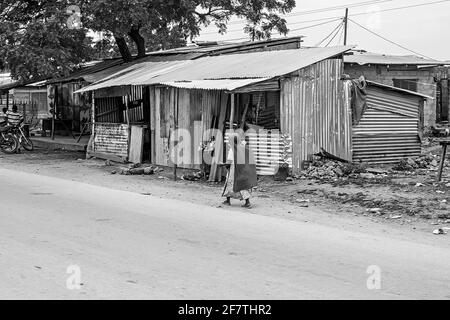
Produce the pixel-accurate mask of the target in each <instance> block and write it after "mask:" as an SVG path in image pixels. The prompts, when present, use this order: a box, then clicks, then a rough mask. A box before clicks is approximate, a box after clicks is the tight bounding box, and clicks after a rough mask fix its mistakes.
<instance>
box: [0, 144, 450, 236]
mask: <svg viewBox="0 0 450 320" xmlns="http://www.w3.org/2000/svg"><path fill="white" fill-rule="evenodd" d="M0 164H1V167H2V168H6V169H13V170H19V171H24V172H30V173H35V174H39V175H44V176H51V177H58V178H63V179H68V180H73V181H79V182H84V183H88V184H93V185H98V186H104V187H108V188H112V189H117V190H124V191H131V192H134V193H140V194H144V195H152V196H155V197H159V198H161V199H165V200H166V201H171V200H172V199H177V200H183V201H187V202H191V203H196V204H202V205H206V206H209V207H212V208H223V206H222V204H221V203H222V201H223V199H221V197H220V195H221V191H222V184H210V183H207V182H201V181H200V182H199V181H196V182H191V181H182V180H178V181H173V174H172V171H171V170H169V169H165V171H163V172H160V173H158V174H156V175H151V176H126V175H120V174H111V172H114V171H116V172H119V171H120V168H121V167H124V166H123V165H118V164H114V163H113V164H112V166H110V165H106V164H105V161H103V160H99V159H90V160H86V159H84V155H83V154H82V153H73V152H63V151H53V152H48V151H44V150H36V151H34V152H31V153H26V152H24V153H22V154H17V155H12V156H8V155H3V154H0ZM418 178H420V177H413V178H411V177H410V178H408V177H406V178H402V179H400V178H399V179H397V180H398V181H397V182H396V183H395V184H392V183H389V184H383V183H367V184H361V183H358V182H356V183H346V184H339V183H322V182H318V181H311V180H295V181H293V182H275V181H273V179H272V178H264V179H261V180H260V181H259V186H258V189H257V190H256V191H255V192H254V194H253V208H252V209H250V212H251V213H252V214H258V215H264V216H273V217H282V218H285V219H289V220H296V221H306V222H311V223H319V224H321V225H326V226H332V227H339V228H344V229H346V230H361V229H363V230H366V231H367V232H370V230H381V231H382V232H385V233H389V234H392V235H397V236H403V237H405V238H407V239H409V238H410V237H411V236H413V237H414V235H416V234H418V233H420V234H423V235H424V241H431V243H433V242H435V241H437V242H439V243H440V242H444V243H450V241H449V237H450V236H449V235H443V236H435V235H433V234H432V232H433V230H435V229H437V228H446V227H450V223H448V222H449V221H448V219H444V218H442V219H438V218H435V219H430V218H429V217H427V218H426V219H424V218H422V217H421V216H422V215H421V214H415V215H410V214H408V210H405V208H406V207H408V208H412V209H414V208H416V207H418V205H417V202H415V197H418V196H420V197H423V196H424V195H427V199H431V200H429V201H433V202H434V203H435V204H437V205H439V206H440V207H441V208H440V209H441V211H440V212H442V213H447V212H448V211H447V207H446V204H445V203H442V200H444V199H447V193H448V192H450V191H447V190H445V192H444V194H437V193H435V191H434V190H435V189H436V188H435V187H434V186H433V185H432V184H430V185H429V188H428V189H426V190H425V189H423V188H422V187H421V188H417V187H415V186H414V185H413V184H415V183H416V182H415V181H416V180H417V179H418ZM405 179H406V180H405ZM408 179H409V180H408ZM420 179H422V180H424V179H425V178H424V177H422V178H420ZM428 179H431V178H428ZM405 181H406V182H405ZM424 182H425V181H424ZM425 183H426V182H425ZM424 188H427V186H426V185H425V186H424ZM448 189H449V190H450V188H448ZM74 196H75V197H76V195H74ZM388 200H389V201H388ZM305 201H306V202H305ZM427 201H428V200H427ZM449 201H450V198H449ZM396 203H397V204H398V203H400V204H401V205H400V206H396V205H395V204H396ZM386 204H387V205H386ZM426 204H427V202H421V203H420V205H421V207H422V208H424V207H425V209H426ZM380 205H381V206H383V205H386V206H385V207H386V208H384V209H383V214H382V215H380V214H373V213H371V212H369V211H368V210H369V209H370V208H373V207H379V206H380ZM305 206H308V207H305ZM228 209H230V210H233V211H237V212H242V211H244V212H245V211H246V209H243V208H241V207H240V203H239V202H238V201H235V202H234V203H233V206H232V207H231V208H228ZM247 210H248V209H247ZM426 210H428V209H426ZM432 210H433V212H434V210H435V209H432ZM435 216H436V215H435Z"/></svg>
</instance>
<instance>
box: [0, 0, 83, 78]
mask: <svg viewBox="0 0 450 320" xmlns="http://www.w3.org/2000/svg"><path fill="white" fill-rule="evenodd" d="M66 7H67V1H59V0H49V1H48V0H47V1H9V0H3V3H2V4H1V5H0V12H1V13H0V59H1V60H2V63H3V64H4V65H6V66H7V67H8V68H9V69H10V70H11V75H12V77H13V78H15V79H21V80H30V79H39V78H46V77H50V76H57V75H65V74H67V73H69V72H70V71H72V70H73V69H74V68H76V67H77V66H78V65H79V64H80V63H82V62H85V61H86V60H88V59H89V57H90V53H91V50H92V48H91V46H90V39H89V38H88V37H87V36H86V30H85V29H69V28H67V25H66V21H67V18H68V14H67V13H66V11H65V8H66Z"/></svg>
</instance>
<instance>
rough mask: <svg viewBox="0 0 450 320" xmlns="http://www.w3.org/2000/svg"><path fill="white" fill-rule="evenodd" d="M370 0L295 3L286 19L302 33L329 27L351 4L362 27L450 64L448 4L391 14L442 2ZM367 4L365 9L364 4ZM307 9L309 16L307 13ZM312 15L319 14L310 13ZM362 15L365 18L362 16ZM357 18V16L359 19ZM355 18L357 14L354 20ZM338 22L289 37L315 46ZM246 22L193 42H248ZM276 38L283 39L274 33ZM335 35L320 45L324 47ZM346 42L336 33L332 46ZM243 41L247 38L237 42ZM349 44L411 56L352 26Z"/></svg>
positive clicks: (207, 33) (207, 31) (301, 0)
mask: <svg viewBox="0 0 450 320" xmlns="http://www.w3.org/2000/svg"><path fill="white" fill-rule="evenodd" d="M375 1H376V0H374V1H370V0H333V1H331V0H297V6H296V8H295V9H294V10H293V11H292V12H291V13H290V14H288V15H287V16H286V17H285V18H286V20H287V21H288V27H289V29H291V30H293V29H298V28H304V27H309V26H312V25H317V24H321V23H326V22H327V21H331V20H332V19H330V20H321V19H325V18H333V17H336V19H338V17H341V16H342V17H343V16H344V13H345V9H344V8H343V6H347V5H348V6H349V7H350V8H349V15H350V19H353V20H354V21H355V22H357V23H359V24H360V25H362V26H364V27H366V28H368V29H370V30H372V31H374V32H376V33H378V34H380V35H381V36H384V37H385V38H387V39H389V40H391V41H393V42H396V43H398V44H400V45H402V46H404V47H406V48H408V49H410V50H413V51H415V52H418V53H420V54H422V55H424V56H428V57H431V58H434V59H440V60H450V41H449V36H448V35H449V32H450V0H447V1H442V2H441V3H434V4H430V5H425V6H420V7H412V8H405V9H399V10H393V11H383V10H388V9H392V8H399V7H405V6H414V5H419V4H426V3H432V2H438V0H389V1H379V3H377V4H368V2H375ZM362 3H365V5H360V4H362ZM341 6H342V8H340V9H337V10H331V11H322V12H317V10H318V9H319V10H320V9H324V8H330V7H334V8H335V7H341ZM308 11H309V12H308ZM311 11H315V12H313V13H311ZM362 13H363V14H362ZM358 14H359V15H358ZM352 15H353V16H352ZM313 20H314V21H313ZM339 23H340V21H333V22H330V23H326V24H323V25H320V26H316V27H313V28H308V29H304V30H295V31H294V30H293V31H291V32H290V33H289V34H288V36H296V35H303V36H305V39H304V41H305V42H304V45H306V46H316V45H317V44H318V43H319V42H320V41H321V40H323V39H324V38H325V37H326V36H327V35H329V34H330V33H331V32H332V31H333V29H335V28H336V27H337V26H338V25H339ZM243 26H244V23H241V22H240V21H239V20H237V19H234V20H232V22H231V24H230V25H229V26H228V30H229V31H228V32H227V34H225V35H223V36H222V35H220V34H218V33H217V28H215V27H214V26H210V27H208V28H206V29H204V30H203V31H202V34H201V36H200V37H198V38H196V39H195V40H202V41H206V40H223V41H227V40H234V39H239V38H245V37H246V35H245V34H244V33H243V31H242V29H243ZM272 37H273V38H277V37H280V35H278V34H274V35H273V36H272ZM330 40H331V37H330V38H328V39H327V40H326V41H324V42H323V43H322V44H321V45H322V46H324V45H326V44H327V43H328V42H329V41H330ZM339 40H340V44H342V43H343V39H342V36H341V33H337V35H336V37H335V38H334V40H333V41H332V42H331V43H330V45H337V44H338V43H339ZM234 41H243V40H234ZM347 43H348V44H354V45H357V46H358V48H359V49H364V50H367V51H372V52H379V53H386V54H399V55H408V54H412V53H410V52H408V51H406V50H404V49H402V48H399V47H397V46H395V45H394V44H391V43H389V42H387V41H385V40H382V39H380V38H378V37H377V36H375V35H373V34H371V33H369V32H368V31H366V30H364V29H362V28H361V27H359V26H357V25H355V24H354V23H352V22H349V29H348V42H347Z"/></svg>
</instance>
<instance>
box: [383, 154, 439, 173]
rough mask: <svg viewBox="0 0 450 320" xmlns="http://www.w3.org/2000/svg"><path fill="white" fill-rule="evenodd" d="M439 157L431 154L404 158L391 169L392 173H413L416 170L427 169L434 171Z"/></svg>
mask: <svg viewBox="0 0 450 320" xmlns="http://www.w3.org/2000/svg"><path fill="white" fill-rule="evenodd" d="M439 161H440V157H439V156H438V155H433V154H424V155H421V156H419V157H415V158H405V159H402V160H400V161H399V162H398V163H397V164H395V165H394V166H393V167H392V170H394V171H410V172H411V171H415V170H417V169H428V170H432V171H436V170H437V169H438V166H439Z"/></svg>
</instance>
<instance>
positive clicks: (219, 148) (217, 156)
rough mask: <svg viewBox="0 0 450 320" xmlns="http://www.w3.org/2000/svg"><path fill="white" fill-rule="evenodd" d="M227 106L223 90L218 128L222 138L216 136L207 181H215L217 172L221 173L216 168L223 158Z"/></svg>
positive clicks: (226, 98)
mask: <svg viewBox="0 0 450 320" xmlns="http://www.w3.org/2000/svg"><path fill="white" fill-rule="evenodd" d="M227 106H228V95H227V94H226V93H225V92H223V93H222V97H221V103H220V115H219V126H218V130H219V132H221V133H222V140H221V141H220V140H219V139H218V137H217V136H216V149H215V150H214V158H213V159H212V163H211V172H210V174H209V181H210V182H214V181H216V176H217V172H218V171H219V173H221V171H220V170H218V168H217V167H218V166H217V165H218V163H219V161H222V158H223V140H224V139H223V138H224V136H223V134H224V128H225V126H224V122H225V117H226V114H227Z"/></svg>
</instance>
